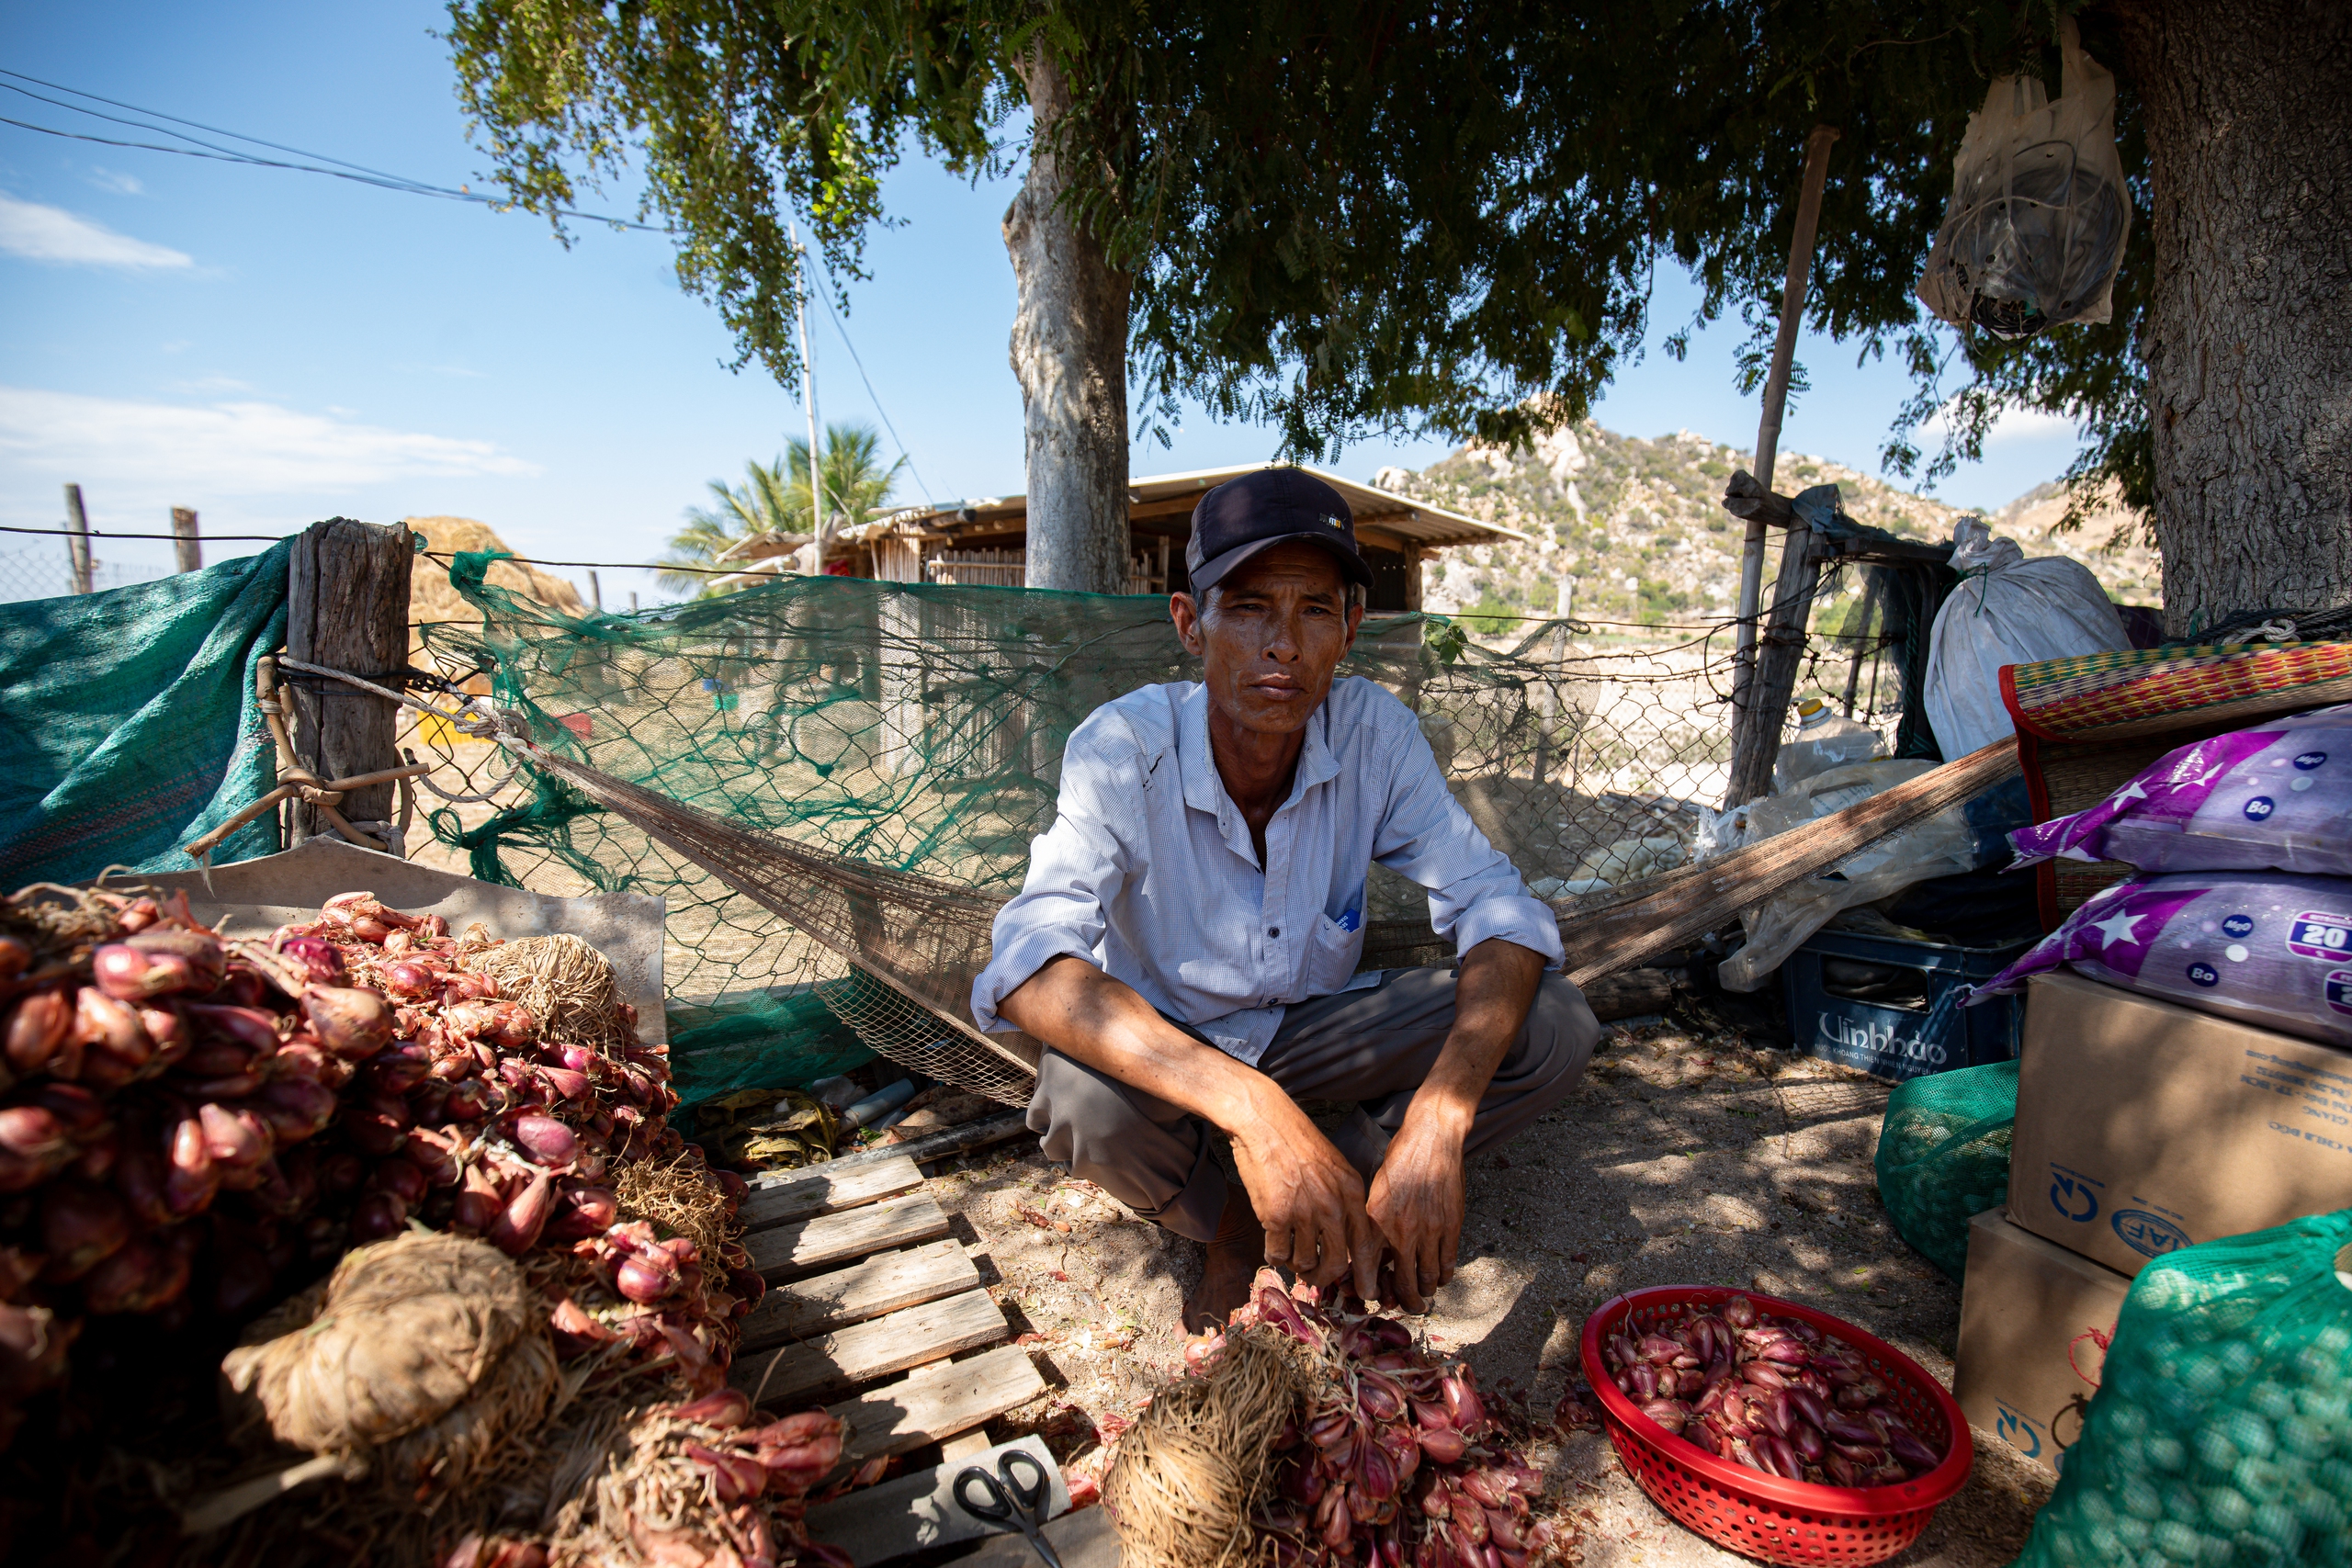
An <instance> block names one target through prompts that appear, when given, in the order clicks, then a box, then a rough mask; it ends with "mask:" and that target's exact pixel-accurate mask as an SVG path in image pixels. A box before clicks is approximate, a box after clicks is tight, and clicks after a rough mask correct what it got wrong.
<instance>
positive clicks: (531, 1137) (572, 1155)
mask: <svg viewBox="0 0 2352 1568" xmlns="http://www.w3.org/2000/svg"><path fill="white" fill-rule="evenodd" d="M514 1133H515V1143H516V1144H518V1145H521V1146H522V1147H523V1148H525V1149H526V1150H528V1151H529V1153H530V1155H531V1156H532V1157H533V1158H534V1159H537V1160H539V1161H540V1162H542V1163H544V1164H547V1165H570V1164H571V1162H572V1161H573V1160H574V1159H576V1158H578V1157H579V1155H580V1138H579V1134H575V1133H574V1132H572V1130H571V1128H569V1127H567V1126H565V1125H564V1124H563V1123H562V1122H559V1121H557V1120H556V1119H555V1118H554V1117H552V1116H539V1115H535V1114H533V1113H531V1112H529V1111H526V1112H524V1113H523V1114H522V1115H520V1116H517V1117H516V1118H515V1127H514Z"/></svg>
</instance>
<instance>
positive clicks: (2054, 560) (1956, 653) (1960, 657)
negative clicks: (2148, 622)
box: [1926, 517, 2131, 761]
mask: <svg viewBox="0 0 2352 1568" xmlns="http://www.w3.org/2000/svg"><path fill="white" fill-rule="evenodd" d="M1952 539H1953V541H1954V543H1955V545H1956V546H1957V547H1956V548H1955V549H1953V551H1952V553H1951V565H1952V570H1954V571H1957V572H1959V573H1960V574H1961V577H1962V581H1961V584H1960V586H1959V587H1958V588H1955V589H1953V590H1952V594H1951V598H1949V599H1947V600H1945V601H1944V607H1943V608H1942V609H1940V610H1939V611H1937V612H1936V626H1935V630H1934V632H1933V634H1932V635H1931V636H1930V637H1928V689H1927V694H1926V701H1927V705H1928V726H1929V727H1930V728H1933V729H1934V730H1935V732H1936V744H1937V746H1939V748H1941V749H1942V750H1943V754H1944V759H1945V761H1952V760H1953V759H1956V758H1960V757H1965V756H1966V755H1968V753H1970V752H1971V751H1973V750H1976V749H1977V748H1978V747H1980V746H1985V745H1988V744H1990V743H1991V742H1993V741H1996V740H1998V739H2001V738H2002V737H2003V736H2005V735H2008V734H2012V733H2014V732H2015V728H2016V727H2015V726H2014V725H2013V724H2012V723H2011V722H2010V719H2009V710H2008V708H2007V705H2004V704H2003V703H2002V701H2001V667H2002V666H2003V665H2005V664H2035V663H2039V662H2040V661H2041V660H2045V659H2072V658H2075V657H2076V656H2078V655H2081V654H2086V653H2110V652H2116V651H2119V650H2120V649H2128V648H2130V647H2131V637H2128V636H2127V635H2125V633H2124V630H2123V618H2122V617H2121V616H2120V615H2117V614H2116V613H2115V606H2114V605H2113V604H2110V603H2109V600H2108V597H2107V591H2106V590H2105V589H2103V588H2101V587H2100V586H2099V585H2098V578H2096V577H2093V576H2092V575H2091V569H2090V568H2088V567H2086V566H2085V565H2084V564H2083V563H2082V562H2080V561H2078V560H2069V559H2067V558H2065V557H2064V556H2045V557H2043V558H2041V559H2040V560H2028V559H2026V558H2025V552H2024V551H2023V550H2021V549H2019V548H2018V547H2017V544H2016V542H2015V541H2013V540H2009V539H1996V538H1995V537H1993V535H1992V530H1991V529H1989V528H1987V527H1985V525H1984V523H1983V522H1981V521H1979V520H1978V519H1976V518H1973V517H1966V518H1962V520H1961V523H1960V525H1959V526H1958V527H1957V528H1955V529H1953V530H1952Z"/></svg>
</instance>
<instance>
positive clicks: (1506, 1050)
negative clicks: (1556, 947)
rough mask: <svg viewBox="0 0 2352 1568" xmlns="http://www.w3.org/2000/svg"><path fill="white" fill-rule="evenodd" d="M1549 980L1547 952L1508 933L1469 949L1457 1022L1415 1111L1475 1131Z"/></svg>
mask: <svg viewBox="0 0 2352 1568" xmlns="http://www.w3.org/2000/svg"><path fill="white" fill-rule="evenodd" d="M1543 980H1544V955H1543V954H1542V953H1535V952H1533V951H1532V950H1530V949H1528V948H1524V947H1521V946H1520V945H1519V944H1518V943H1517V942H1511V941H1510V940H1509V939H1507V938H1504V937H1489V938H1487V940H1486V941H1485V942H1480V943H1479V944H1478V945H1477V946H1476V947H1474V948H1472V949H1471V950H1470V951H1469V952H1468V953H1464V955H1463V958H1462V972H1461V976H1460V978H1459V979H1458V980H1457V981H1456V982H1455V983H1454V991H1453V998H1454V999H1453V1030H1452V1031H1451V1032H1448V1034H1447V1035H1446V1038H1445V1044H1444V1045H1443V1046H1442V1048H1441V1049H1440V1050H1439V1052H1438V1058H1437V1063H1436V1065H1435V1066H1432V1067H1431V1068H1430V1076H1429V1077H1428V1078H1426V1079H1425V1080H1423V1082H1422V1084H1421V1087H1420V1089H1419V1091H1418V1092H1417V1093H1416V1094H1415V1095H1414V1096H1413V1104H1412V1111H1411V1114H1412V1115H1413V1116H1414V1117H1416V1118H1431V1119H1434V1120H1435V1121H1436V1122H1437V1123H1438V1124H1439V1125H1440V1126H1442V1128H1444V1129H1445V1130H1446V1131H1447V1132H1449V1133H1451V1134H1453V1136H1455V1137H1456V1138H1466V1137H1467V1136H1469V1133H1470V1123H1471V1122H1472V1121H1473V1120H1474V1119H1475V1118H1476V1116H1477V1114H1478V1101H1479V1100H1482V1099H1484V1098H1485V1097H1486V1093H1487V1085H1488V1084H1490V1083H1492V1082H1493V1081H1494V1077H1495V1072H1496V1069H1497V1068H1498V1067H1500V1066H1502V1060H1503V1058H1504V1057H1505V1056H1506V1055H1510V1047H1511V1043H1512V1042H1513V1041H1515V1040H1517V1039H1518V1038H1519V1033H1520V1031H1521V1029H1522V1028H1524V1027H1525V1026H1526V1023H1527V1013H1528V1010H1529V1009H1530V1008H1532V1006H1533V1005H1534V1003H1535V991H1536V987H1538V986H1540V985H1541V984H1542V983H1543Z"/></svg>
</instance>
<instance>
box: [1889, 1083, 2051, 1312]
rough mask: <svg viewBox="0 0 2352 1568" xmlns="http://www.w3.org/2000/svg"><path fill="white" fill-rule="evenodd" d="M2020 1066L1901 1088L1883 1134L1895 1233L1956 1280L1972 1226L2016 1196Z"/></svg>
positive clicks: (1962, 1269)
mask: <svg viewBox="0 0 2352 1568" xmlns="http://www.w3.org/2000/svg"><path fill="white" fill-rule="evenodd" d="M2017 1119H2018V1065H2017V1064H2016V1063H2015V1062H1996V1063H1994V1064H1993V1065H1992V1066H1986V1067H1962V1068H1959V1069H1958V1070H1956V1071H1953V1072H1949V1073H1930V1074H1928V1076H1927V1077H1917V1078H1913V1079H1911V1080H1910V1081H1908V1082H1907V1083H1905V1084H1904V1085H1903V1086H1902V1087H1901V1088H1899V1089H1896V1090H1895V1091H1894V1095H1893V1096H1892V1097H1891V1098H1890V1099H1889V1100H1887V1102H1886V1121H1885V1122H1884V1123H1883V1125H1882V1126H1881V1127H1880V1128H1879V1134H1878V1159H1877V1166H1878V1194H1879V1198H1880V1201H1883V1202H1884V1203H1885V1205H1886V1213H1887V1217H1888V1218H1889V1219H1890V1220H1892V1221H1893V1222H1894V1228H1895V1230H1896V1232H1897V1233H1898V1234H1899V1235H1901V1236H1902V1237H1903V1239H1904V1240H1905V1241H1907V1242H1909V1243H1910V1244H1911V1245H1912V1246H1913V1247H1917V1248H1918V1249H1919V1251H1920V1252H1922V1253H1924V1254H1926V1255H1927V1258H1928V1261H1929V1262H1931V1263H1933V1264H1934V1265H1935V1266H1936V1267H1937V1268H1939V1269H1942V1270H1943V1271H1944V1273H1945V1274H1947V1275H1948V1276H1950V1277H1951V1279H1953V1280H1958V1279H1959V1278H1960V1277H1961V1275H1962V1273H1964V1272H1965V1271H1966V1270H1967V1268H1968V1222H1969V1221H1970V1220H1971V1219H1972V1218H1973V1217H1974V1216H1976V1215H1978V1214H1981V1213H1984V1212H1985V1210H1987V1209H1997V1208H1999V1207H2000V1206H2001V1205H2002V1204H2003V1203H2004V1202H2006V1201H2007V1200H2008V1196H2009V1134H2010V1132H2011V1130H2012V1128H2014V1127H2015V1125H2016V1123H2017Z"/></svg>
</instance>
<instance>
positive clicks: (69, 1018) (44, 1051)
mask: <svg viewBox="0 0 2352 1568" xmlns="http://www.w3.org/2000/svg"><path fill="white" fill-rule="evenodd" d="M73 1027H74V1003H73V1000H72V998H69V997H67V996H66V994H65V993H64V992H62V991H56V990H50V991H35V992H33V993H32V995H30V996H28V997H23V998H18V1000H17V1009H16V1011H14V1012H13V1013H11V1014H9V1015H8V1029H7V1034H6V1038H5V1041H0V1051H5V1053H6V1056H7V1059H8V1066H9V1068H10V1069H11V1070H12V1071H14V1072H15V1073H16V1074H17V1077H32V1076H33V1075H34V1074H35V1073H40V1072H46V1071H48V1070H49V1065H50V1062H51V1060H52V1059H53V1058H54V1057H55V1056H56V1055H57V1053H58V1051H59V1050H60V1049H61V1048H62V1046H63V1045H64V1044H65V1037H66V1036H67V1034H69V1033H70V1032H72V1031H73Z"/></svg>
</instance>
